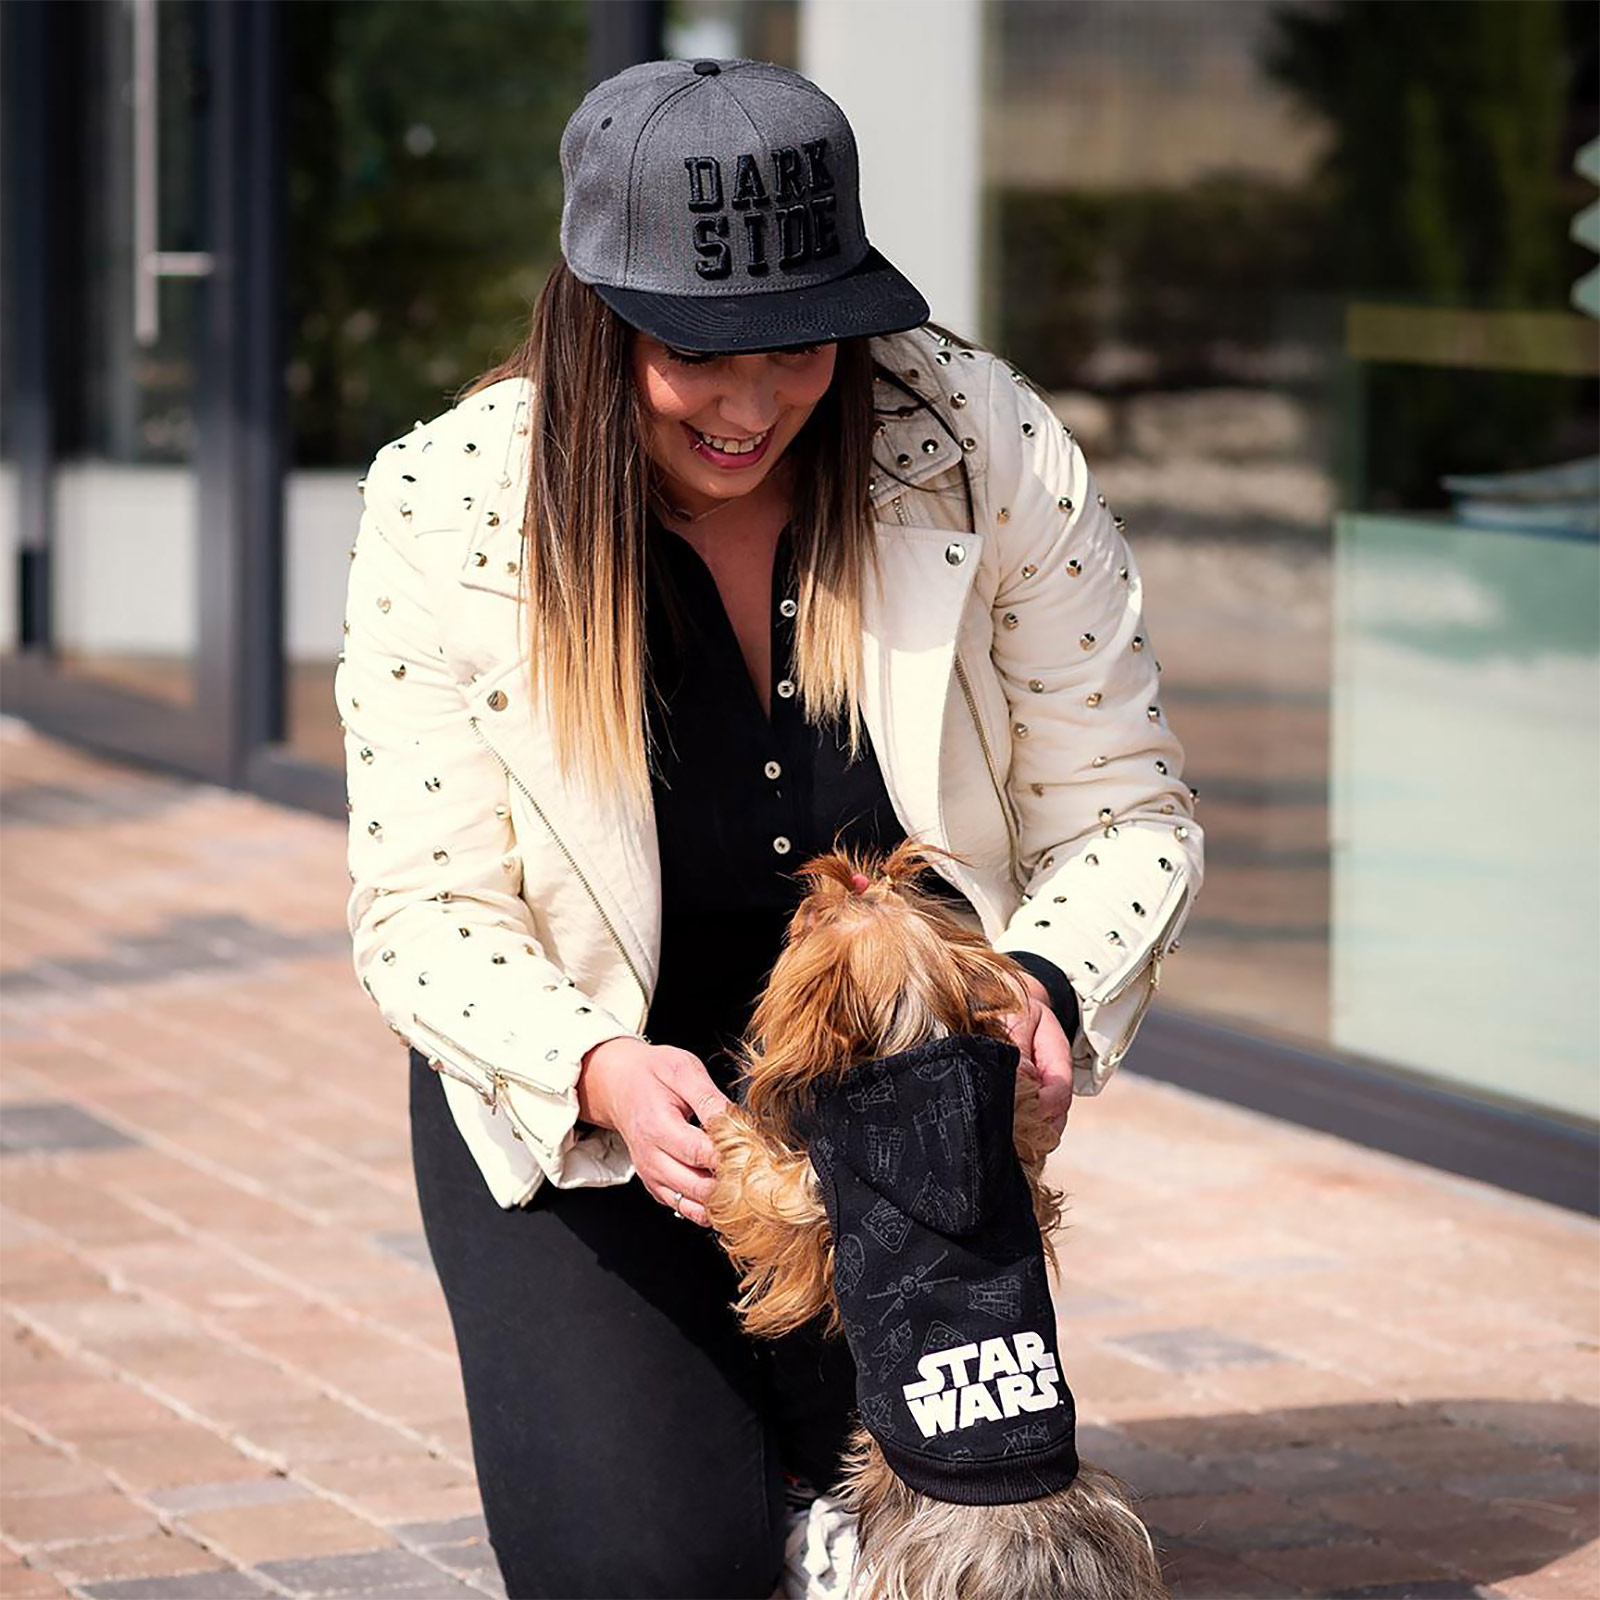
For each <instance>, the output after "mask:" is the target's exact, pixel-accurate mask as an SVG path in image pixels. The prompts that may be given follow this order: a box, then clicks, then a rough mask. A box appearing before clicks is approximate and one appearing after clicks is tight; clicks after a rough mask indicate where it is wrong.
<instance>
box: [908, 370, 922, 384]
mask: <svg viewBox="0 0 1600 1600" xmlns="http://www.w3.org/2000/svg"><path fill="white" fill-rule="evenodd" d="M921 376H922V374H921V373H920V372H918V371H917V369H916V368H915V367H912V368H910V369H909V370H908V371H907V373H906V382H907V383H915V382H916V381H917V379H918V378H920V377H921Z"/></svg>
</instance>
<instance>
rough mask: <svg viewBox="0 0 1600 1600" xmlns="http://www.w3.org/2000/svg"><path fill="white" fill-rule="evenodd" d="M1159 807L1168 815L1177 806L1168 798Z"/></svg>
mask: <svg viewBox="0 0 1600 1600" xmlns="http://www.w3.org/2000/svg"><path fill="white" fill-rule="evenodd" d="M1161 809H1162V811H1163V812H1164V813H1165V814H1166V815H1167V816H1169V817H1170V816H1171V815H1172V813H1173V812H1174V811H1176V810H1177V809H1178V808H1177V807H1176V806H1175V805H1173V803H1172V802H1171V801H1170V800H1169V801H1168V802H1167V803H1166V804H1165V805H1164V806H1162V808H1161Z"/></svg>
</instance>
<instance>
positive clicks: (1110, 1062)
mask: <svg viewBox="0 0 1600 1600" xmlns="http://www.w3.org/2000/svg"><path fill="white" fill-rule="evenodd" d="M1188 904H1189V886H1188V884H1185V885H1184V886H1183V889H1182V891H1181V892H1180V894H1179V895H1178V903H1177V905H1175V906H1174V907H1173V908H1172V910H1171V912H1170V913H1169V914H1168V916H1167V919H1166V921H1165V922H1163V923H1162V925H1161V932H1160V933H1158V934H1157V935H1156V937H1155V939H1154V941H1153V942H1152V943H1151V946H1150V954H1149V955H1148V956H1147V957H1146V958H1145V959H1144V961H1142V962H1141V963H1140V964H1139V965H1138V966H1137V967H1135V968H1134V970H1133V971H1132V972H1130V973H1129V974H1128V975H1127V977H1125V978H1123V979H1122V980H1121V982H1119V983H1117V984H1116V985H1115V986H1114V987H1113V988H1111V989H1109V990H1108V991H1107V992H1106V993H1105V995H1103V996H1102V997H1101V998H1100V1000H1099V1001H1097V1002H1096V1003H1097V1004H1099V1005H1103V1006H1104V1005H1110V1004H1111V1002H1112V1001H1114V1000H1120V999H1121V998H1122V996H1123V995H1125V994H1126V993H1127V992H1128V990H1129V989H1131V988H1132V987H1133V985H1134V984H1135V983H1137V982H1138V981H1139V979H1140V978H1142V977H1144V976H1145V975H1146V974H1148V975H1149V979H1150V982H1149V986H1148V987H1147V988H1146V989H1145V992H1144V994H1143V995H1141V996H1140V999H1139V1004H1138V1007H1137V1009H1136V1010H1135V1011H1134V1013H1133V1018H1132V1020H1131V1021H1130V1022H1129V1023H1128V1026H1127V1027H1126V1028H1125V1029H1124V1030H1123V1033H1122V1037H1121V1038H1120V1039H1119V1040H1118V1041H1117V1043H1116V1045H1115V1046H1114V1047H1113V1048H1112V1049H1111V1050H1110V1051H1109V1052H1108V1053H1107V1054H1106V1055H1105V1056H1103V1057H1102V1058H1101V1059H1102V1062H1103V1064H1104V1065H1105V1066H1106V1067H1107V1068H1110V1067H1114V1066H1116V1065H1117V1063H1118V1062H1120V1061H1121V1060H1122V1058H1123V1056H1125V1055H1126V1054H1127V1052H1128V1046H1129V1045H1131V1044H1132V1043H1133V1036H1134V1035H1135V1034H1136V1033H1137V1032H1138V1031H1139V1025H1140V1023H1142V1022H1143V1021H1144V1018H1145V1013H1146V1012H1147V1011H1148V1010H1149V1009H1150V1006H1151V1003H1152V1002H1153V1001H1154V1000H1155V997H1156V990H1157V989H1159V988H1160V987H1161V961H1162V957H1163V956H1164V955H1165V953H1166V944H1167V940H1168V939H1169V938H1171V936H1172V930H1173V929H1174V928H1175V927H1176V926H1177V925H1178V921H1179V919H1180V918H1181V917H1182V915H1183V912H1184V908H1185V907H1186V906H1187V905H1188Z"/></svg>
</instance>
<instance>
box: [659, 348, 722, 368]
mask: <svg viewBox="0 0 1600 1600" xmlns="http://www.w3.org/2000/svg"><path fill="white" fill-rule="evenodd" d="M661 348H662V349H663V350H665V351H666V352H667V355H668V357H669V359H671V360H673V361H679V362H682V364H683V365H684V366H686V367H703V366H704V365H705V364H706V362H708V361H715V360H716V359H717V358H716V357H715V356H714V355H712V354H711V353H710V352H709V351H706V350H674V349H673V348H672V346H671V345H670V344H664V345H662V347H661Z"/></svg>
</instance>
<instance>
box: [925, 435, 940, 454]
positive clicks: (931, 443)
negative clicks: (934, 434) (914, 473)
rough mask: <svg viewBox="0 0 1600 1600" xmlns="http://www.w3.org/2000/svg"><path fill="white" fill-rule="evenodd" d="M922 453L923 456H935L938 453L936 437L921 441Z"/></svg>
mask: <svg viewBox="0 0 1600 1600" xmlns="http://www.w3.org/2000/svg"><path fill="white" fill-rule="evenodd" d="M922 453H923V455H925V456H936V455H938V453H939V441H938V440H937V439H924V440H923V441H922Z"/></svg>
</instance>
